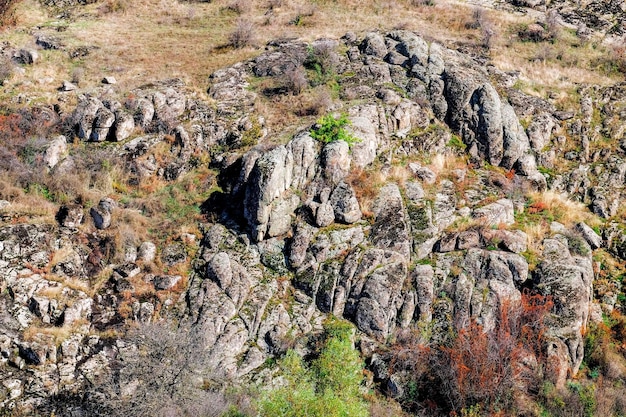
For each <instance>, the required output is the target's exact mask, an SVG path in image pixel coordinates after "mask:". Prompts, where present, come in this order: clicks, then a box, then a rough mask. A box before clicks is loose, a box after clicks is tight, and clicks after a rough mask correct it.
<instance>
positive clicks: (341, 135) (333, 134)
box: [311, 114, 360, 147]
mask: <svg viewBox="0 0 626 417" xmlns="http://www.w3.org/2000/svg"><path fill="white" fill-rule="evenodd" d="M349 125H350V120H348V116H347V115H345V114H342V115H341V116H339V118H338V119H336V118H335V117H334V116H333V115H332V114H327V115H326V116H323V117H322V118H320V119H319V120H318V121H317V125H316V126H315V128H314V129H313V130H312V131H311V137H312V138H313V139H316V140H319V141H320V142H323V143H330V142H335V141H338V140H342V141H344V142H346V143H347V144H348V145H349V146H350V147H352V145H354V144H355V143H358V142H360V139H359V138H357V137H355V136H352V135H351V134H349V133H348V132H347V131H346V130H345V129H344V128H345V127H346V126H349Z"/></svg>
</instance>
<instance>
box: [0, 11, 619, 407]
mask: <svg viewBox="0 0 626 417" xmlns="http://www.w3.org/2000/svg"><path fill="white" fill-rule="evenodd" d="M57 6H58V5H57ZM514 6H515V7H516V8H514V9H511V10H513V11H512V12H511V13H513V12H515V13H519V11H520V10H523V11H524V12H525V13H527V14H529V15H532V16H535V15H533V13H540V14H541V16H544V17H545V16H546V15H549V14H550V13H557V14H558V19H557V23H555V24H557V25H560V26H559V27H560V28H561V29H559V30H569V29H567V28H570V26H571V25H578V27H582V26H584V27H585V28H588V30H590V31H591V32H590V33H592V34H593V35H594V36H598V37H603V39H610V41H607V42H609V43H611V42H615V40H616V39H618V38H619V36H622V29H623V28H622V29H620V24H621V23H620V22H621V21H622V20H621V19H620V16H622V15H623V13H624V11H623V10H622V9H621V6H619V5H614V6H611V5H609V4H606V2H602V7H601V8H600V5H599V4H596V3H591V4H589V5H588V7H587V8H586V9H585V12H584V13H582V12H581V9H572V5H571V4H569V2H550V4H548V5H547V6H546V5H545V4H544V3H540V2H529V1H527V2H519V1H518V2H514ZM596 6H597V7H596ZM78 7H82V6H78ZM420 7H434V6H428V5H420ZM498 7H504V8H505V9H506V10H508V9H509V8H511V5H498ZM526 7H529V8H528V9H527V8H526ZM598 8H600V9H601V10H600V9H598ZM572 10H573V11H572ZM598 10H599V11H598ZM607 10H608V12H607ZM609 12H610V13H609ZM502 13H505V12H502ZM599 15H601V16H602V19H600V18H599V17H598V16H599ZM553 16H554V15H553ZM544 17H542V18H544ZM476 21H477V22H479V24H480V25H482V26H481V27H482V28H483V29H484V28H485V27H486V26H485V25H486V24H485V22H484V21H482V20H481V17H480V16H477V17H476ZM481 22H482V23H481ZM558 22H560V23H558ZM606 22H608V23H606ZM548 23H549V22H548ZM568 25H570V26H568ZM609 26H610V27H609ZM563 28H564V29H563ZM517 29H518V32H519V33H520V34H522V35H524V34H528V33H532V31H533V30H534V29H533V27H532V25H530V26H528V27H524V28H517ZM535 29H537V28H535ZM537 30H540V31H541V32H542V33H543V32H545V33H546V34H549V32H550V31H551V30H555V29H554V27H550V26H549V25H548V24H546V25H545V26H541V25H539V28H538V29H537ZM522 35H520V36H522ZM570 35H571V33H570ZM542 36H543V35H542ZM546 36H548V35H546ZM563 36H564V35H563ZM46 39H48V38H45V37H41V36H40V37H37V44H38V45H39V47H38V48H28V47H20V46H18V45H12V44H9V43H7V44H6V45H5V46H4V47H3V49H2V51H3V54H4V55H5V56H7V57H9V58H10V59H11V60H13V62H18V63H19V65H20V66H19V67H18V69H20V68H21V69H22V71H24V72H26V71H31V70H32V68H34V67H36V66H37V65H41V60H40V54H42V52H41V49H39V48H43V50H54V46H50V45H52V43H45V42H54V40H53V39H52V40H51V39H48V40H46ZM527 42H530V43H531V44H532V43H533V42H535V43H541V42H544V43H546V42H547V44H548V45H549V44H550V43H549V42H550V40H549V39H547V38H546V39H543V38H541V39H534V40H530V41H527ZM453 46H454V45H448V46H446V45H444V43H442V42H438V41H437V40H435V39H432V38H429V37H425V36H421V35H419V34H417V33H416V32H414V31H410V30H406V29H395V30H389V31H387V30H384V31H382V30H381V31H363V32H358V33H352V32H349V33H347V34H345V35H344V36H342V37H341V38H321V39H317V40H313V41H308V42H307V41H303V40H298V39H278V40H274V41H271V42H269V43H268V44H267V45H266V46H265V47H264V49H262V50H258V51H256V53H255V56H254V57H253V58H251V59H248V60H244V61H241V62H238V63H236V64H234V65H231V66H227V67H225V68H222V69H219V70H217V71H215V72H213V73H212V74H211V76H210V78H209V79H208V84H207V85H201V86H198V85H193V84H189V83H186V82H184V81H183V80H181V79H178V78H174V79H167V80H145V82H144V83H143V84H142V85H140V86H138V87H133V88H130V89H128V90H125V89H123V88H121V87H117V80H116V79H115V78H114V77H110V76H106V77H104V79H103V80H102V83H100V84H95V83H94V84H90V85H85V83H79V85H80V86H77V85H75V84H76V83H71V82H69V81H66V82H64V83H63V85H62V86H61V88H60V91H59V92H57V93H55V97H56V98H55V99H54V102H51V101H38V100H36V99H33V94H35V93H33V92H32V91H36V90H37V89H36V87H34V86H33V90H29V89H28V88H29V86H28V84H27V83H25V85H20V84H19V83H13V82H7V85H8V87H7V89H6V90H5V93H13V92H15V91H16V89H19V88H21V89H23V90H24V92H23V93H22V94H23V95H22V96H21V98H20V97H18V96H16V97H13V98H12V99H11V100H12V103H11V104H9V103H7V104H6V105H5V107H4V108H3V114H2V115H1V116H0V124H1V128H0V136H1V137H2V140H3V145H2V149H1V153H0V161H2V165H1V166H0V290H1V291H0V303H1V304H2V308H1V309H0V314H1V316H0V317H1V319H0V327H1V328H2V331H1V332H0V353H1V356H0V404H1V410H2V412H0V414H2V415H15V416H19V415H46V416H48V415H56V416H66V415H67V416H75V415H84V416H91V415H164V416H165V415H168V416H169V415H181V416H182V415H207V416H208V415H211V416H213V415H215V416H220V415H257V414H256V413H261V415H277V414H273V412H267V411H263V410H267V409H268V408H267V406H266V405H261V406H257V405H255V404H258V401H261V404H266V403H263V402H262V401H264V400H263V398H265V397H266V395H268V394H266V391H267V390H271V389H278V387H280V386H281V384H282V385H284V380H285V378H286V377H285V376H284V374H285V373H286V371H285V369H286V368H285V365H284V362H281V358H283V357H286V358H289V357H290V356H289V355H290V354H289V353H287V352H293V351H295V352H298V354H299V355H300V356H301V357H303V358H305V359H306V360H310V361H313V362H311V363H312V364H313V365H311V366H319V365H315V364H318V363H319V359H316V358H317V357H318V356H319V357H322V358H323V357H324V353H320V349H321V346H323V345H324V343H323V341H324V340H326V339H324V337H326V338H330V339H328V340H331V339H332V335H333V334H334V333H333V331H332V329H333V328H334V327H332V326H333V325H332V323H333V322H334V320H336V319H343V320H345V321H347V322H349V323H351V326H349V328H351V329H352V328H354V329H355V331H354V333H350V337H349V341H350V342H349V344H350V346H352V347H353V348H356V349H357V350H358V352H359V355H360V357H361V358H362V359H363V360H364V361H365V365H366V367H365V370H364V371H363V372H364V375H365V377H364V378H361V377H359V379H358V381H357V383H358V384H359V385H360V388H359V390H358V391H359V392H361V393H367V395H366V396H367V397H368V398H369V400H368V401H369V407H370V411H369V413H370V414H368V415H383V414H382V413H386V415H389V414H394V415H396V414H397V415H400V413H407V414H406V415H446V414H448V413H461V414H462V415H482V414H485V415H487V414H489V415H490V414H492V413H504V414H507V415H509V414H510V415H561V414H559V410H560V409H563V407H564V405H559V404H567V406H568V407H569V408H570V409H576V410H580V412H581V413H587V414H581V415H620V414H621V413H623V412H624V410H625V409H626V404H623V401H622V400H620V397H621V396H622V394H623V388H621V387H622V385H621V384H622V383H623V381H624V379H625V378H626V358H625V357H624V356H623V353H624V352H623V349H624V348H623V346H624V345H623V343H624V342H626V339H624V338H623V327H622V326H624V324H625V323H626V319H624V316H622V313H623V300H624V292H623V291H622V278H623V277H624V273H625V266H624V261H626V228H625V224H624V215H625V212H624V210H623V208H622V202H623V200H624V198H626V196H625V195H624V186H625V184H626V137H625V136H624V135H625V128H626V124H625V122H624V116H623V109H624V108H626V87H625V85H624V84H623V83H621V82H613V80H612V79H609V78H605V79H604V81H605V82H604V83H602V84H597V85H594V84H580V85H576V86H575V89H573V90H572V89H571V86H570V87H568V89H566V90H565V91H553V92H552V93H551V94H548V95H547V96H546V97H539V96H538V95H536V94H535V95H531V94H530V93H531V91H529V89H528V88H525V86H527V82H526V81H525V78H524V74H521V73H520V71H508V70H503V69H502V68H499V67H498V66H496V65H494V63H493V62H492V61H491V59H490V58H489V57H488V56H487V53H488V51H489V45H485V44H481V45H474V46H473V47H472V48H469V49H468V48H467V47H466V46H461V47H460V48H456V49H454V48H453ZM485 48H486V49H485ZM50 56H52V55H47V57H50ZM613 58H615V57H613ZM612 62H613V61H612ZM614 62H618V63H619V60H618V61H614ZM598 71H600V70H598ZM611 71H613V70H611ZM611 76H615V73H614V72H612V73H611ZM11 77H15V75H12V76H11ZM13 79H14V78H13ZM7 80H11V78H7ZM606 81H610V82H606ZM199 89H202V90H206V91H202V92H200V91H199ZM39 94H42V95H43V96H44V97H45V94H47V93H45V92H39ZM47 100H50V98H48V99H47ZM25 102H28V104H25ZM329 323H330V324H329ZM324 335H326V336H324ZM329 335H330V336H329ZM468 335H469V336H468ZM483 341H484V344H482V343H483ZM326 343H327V344H328V346H330V342H326ZM481 349H482V350H481ZM463 352H469V353H470V356H464V355H465V354H466V353H463ZM286 353H287V355H286ZM481 357H485V358H488V359H489V360H488V361H487V362H485V363H483V362H481V360H480V358H481ZM277 360H278V362H277ZM316 360H317V361H318V362H315V361H316ZM493 364H497V366H498V369H494V367H493V366H495V365H493ZM492 365H493V366H492ZM443 368H446V369H445V371H446V372H444V371H443ZM287 378H288V377H287ZM487 379H490V380H492V381H496V384H495V385H490V384H488V383H487V382H486V380H487ZM604 380H606V381H610V383H604V382H603V381H604ZM259 398H260V399H261V400H259ZM270 398H273V397H271V395H270ZM559 401H560V402H559ZM398 404H399V405H398ZM400 406H401V408H402V410H400ZM229 407H230V408H229ZM264 407H265V408H264ZM229 410H230V411H229ZM3 413H4V414H3ZM159 413H160V414H159ZM224 413H230V414H224ZM235 413H240V414H235ZM376 413H379V414H376ZM409 413H411V414H409ZM472 413H475V414H472ZM545 413H547V414H545ZM551 413H552V414H551ZM281 415H282V414H281ZM284 415H291V414H284ZM294 415H296V414H294ZM298 415H299V414H298ZM322 415H323V414H322ZM346 415H357V414H350V413H348V414H346ZM358 415H361V414H358Z"/></svg>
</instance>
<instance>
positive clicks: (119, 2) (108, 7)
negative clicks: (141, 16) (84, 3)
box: [98, 0, 129, 16]
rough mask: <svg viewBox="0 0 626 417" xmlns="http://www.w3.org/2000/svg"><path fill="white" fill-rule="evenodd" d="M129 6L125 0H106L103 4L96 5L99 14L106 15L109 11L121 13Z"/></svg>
mask: <svg viewBox="0 0 626 417" xmlns="http://www.w3.org/2000/svg"><path fill="white" fill-rule="evenodd" d="M128 8H129V3H128V1H127V0H107V1H106V2H105V3H104V4H102V5H101V6H100V7H98V14H99V15H101V16H102V15H106V14H111V13H123V12H125V11H126V10H128Z"/></svg>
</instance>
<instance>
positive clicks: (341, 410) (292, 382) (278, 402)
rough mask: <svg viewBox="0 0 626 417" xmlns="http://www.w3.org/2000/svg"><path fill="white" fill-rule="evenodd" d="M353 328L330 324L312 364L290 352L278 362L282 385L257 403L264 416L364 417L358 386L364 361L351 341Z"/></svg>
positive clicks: (363, 407)
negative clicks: (281, 374) (283, 379)
mask: <svg viewBox="0 0 626 417" xmlns="http://www.w3.org/2000/svg"><path fill="white" fill-rule="evenodd" d="M351 334H352V327H351V326H350V325H349V324H346V323H344V322H338V321H333V322H330V323H328V324H327V326H326V340H325V342H324V344H323V347H322V349H321V352H320V355H319V357H318V359H316V360H315V361H313V363H312V364H311V365H307V364H306V363H304V362H303V360H302V358H301V357H300V356H299V355H298V354H297V353H296V352H295V351H293V350H289V351H288V352H287V354H286V355H285V357H284V358H283V359H282V360H281V361H280V367H281V369H282V371H283V376H284V378H285V385H284V386H282V387H281V388H278V389H274V390H271V391H269V392H268V393H267V394H266V396H265V398H264V399H263V400H262V401H261V403H260V407H259V408H260V415H261V416H263V417H265V416H267V417H318V416H319V417H322V416H323V417H344V416H350V417H361V416H362V417H365V416H367V415H368V411H367V405H366V403H365V402H364V401H363V399H362V397H361V395H360V393H359V387H360V384H361V380H362V379H363V362H362V361H361V359H360V357H359V354H358V352H357V351H356V349H355V348H354V346H353V343H352V340H351Z"/></svg>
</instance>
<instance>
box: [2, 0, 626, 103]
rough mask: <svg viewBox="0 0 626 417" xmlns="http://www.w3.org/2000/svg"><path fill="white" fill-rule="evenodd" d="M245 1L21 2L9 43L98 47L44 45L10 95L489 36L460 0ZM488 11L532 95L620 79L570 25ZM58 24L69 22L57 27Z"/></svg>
mask: <svg viewBox="0 0 626 417" xmlns="http://www.w3.org/2000/svg"><path fill="white" fill-rule="evenodd" d="M245 3H246V7H233V5H234V4H236V2H233V0H216V1H213V2H199V3H191V2H190V3H187V2H179V1H176V0H133V1H131V0H107V1H100V2H96V3H94V4H90V5H87V6H83V7H81V8H78V9H76V10H74V11H73V12H72V13H73V17H72V19H68V20H58V19H57V18H56V17H55V12H54V11H46V10H44V9H42V7H41V6H40V4H39V3H38V2H37V1H36V0H24V1H23V2H21V3H20V4H19V6H18V10H17V13H16V15H17V16H18V22H17V23H18V26H16V27H15V28H13V29H12V28H9V29H5V30H4V31H2V32H1V33H2V36H3V37H4V38H6V39H7V40H8V41H9V42H11V43H13V44H14V45H17V46H20V47H21V46H29V45H31V46H32V45H33V44H34V38H33V36H32V34H31V30H32V31H33V32H38V31H44V32H46V33H49V34H52V35H53V36H56V37H58V38H60V39H61V40H62V42H63V43H64V44H65V45H66V49H67V50H72V49H73V48H75V47H79V46H96V47H97V48H98V49H96V50H94V51H93V52H91V54H90V55H89V56H87V57H85V58H79V59H74V60H71V59H69V57H68V52H67V51H41V55H42V59H41V60H40V61H39V62H38V63H37V65H33V66H29V67H25V70H26V73H25V74H24V75H23V76H20V75H16V76H15V77H14V79H13V80H12V82H11V83H8V84H9V85H8V87H7V88H5V92H4V96H5V97H6V98H10V97H13V96H15V95H16V94H18V93H19V92H21V91H22V89H23V88H24V87H27V88H28V89H29V90H31V91H34V92H37V93H38V96H39V97H40V98H39V100H44V101H46V100H47V101H50V102H53V101H55V100H56V88H57V87H58V86H59V85H60V83H61V81H62V80H64V79H67V80H69V79H71V78H72V74H74V73H81V74H82V75H81V83H80V86H81V88H83V87H94V86H98V85H99V84H100V80H101V79H102V77H103V76H105V75H114V76H115V77H116V78H117V80H118V84H117V85H115V86H114V87H113V88H114V90H115V91H117V92H120V93H121V92H124V91H127V90H129V89H131V88H134V87H137V86H139V85H142V84H145V83H147V82H151V81H154V80H159V79H167V78H173V77H178V78H181V79H183V80H184V81H186V82H187V83H188V85H190V86H191V87H192V88H194V89H196V90H197V91H198V92H203V91H204V90H205V89H206V87H207V84H208V76H209V75H210V74H211V73H212V72H214V71H215V70H217V69H219V68H223V67H226V66H228V65H231V64H233V63H235V62H239V61H242V60H245V59H249V58H251V57H253V56H255V55H258V54H259V53H261V52H262V50H263V46H264V45H265V44H266V43H267V42H268V41H269V40H271V39H276V38H300V39H302V40H305V41H311V40H313V39H317V38H322V37H327V38H338V37H340V36H342V35H343V34H345V32H347V31H352V32H356V33H360V32H364V31H368V30H381V31H386V30H391V29H394V28H403V29H408V30H412V31H415V32H417V33H419V34H421V35H422V36H424V37H425V38H426V39H428V40H432V41H437V42H440V43H442V44H444V45H448V46H453V47H454V46H463V45H469V46H472V47H474V48H475V47H477V46H478V45H480V44H481V42H482V36H483V32H482V30H481V29H480V28H478V29H472V28H471V27H470V26H468V24H471V22H472V20H473V17H472V13H473V10H474V8H475V7H476V6H473V5H471V4H469V3H463V2H459V1H456V0H438V1H437V2H436V4H435V5H434V6H425V5H424V6H415V5H413V2H411V1H409V0H388V1H381V0H365V1H356V0H336V1H327V0H318V1H310V0H308V1H307V0H295V1H289V2H287V1H269V0H256V1H250V2H245ZM237 4H238V3H237ZM238 11H240V12H241V13H240V12H238ZM482 16H483V20H484V22H485V23H484V24H486V25H489V27H490V28H492V29H493V31H494V33H495V35H494V37H493V41H492V42H491V49H490V50H489V51H483V52H482V53H486V54H489V55H490V56H491V58H492V60H493V62H494V64H495V65H496V66H497V67H498V68H500V69H502V70H505V71H508V70H511V71H520V80H521V81H522V83H521V85H522V88H523V89H524V90H525V92H527V93H531V94H535V95H539V96H545V95H546V94H547V92H548V90H550V91H553V90H555V89H563V88H571V86H572V85H576V84H577V83H580V82H585V83H595V84H607V83H611V82H614V81H615V79H616V78H619V77H618V76H617V75H616V76H615V77H613V78H610V77H606V76H605V75H602V74H601V73H600V72H599V71H595V70H594V68H591V67H592V65H591V64H590V63H591V62H592V61H594V60H596V59H597V58H598V57H601V56H603V54H604V55H606V51H604V50H603V49H602V48H598V47H597V44H594V43H588V44H584V45H577V43H579V41H578V40H577V39H575V35H573V34H571V33H569V32H563V33H564V35H563V39H559V42H557V43H556V44H555V45H551V44H547V43H545V42H544V43H540V44H534V43H531V42H519V41H518V40H517V39H516V33H515V28H516V27H518V26H519V25H520V24H528V23H532V22H533V21H534V20H533V19H532V18H530V17H527V16H522V15H519V14H511V13H507V12H503V11H497V10H485V11H484V12H483V13H482ZM240 19H241V20H244V21H247V22H251V23H252V24H253V25H254V28H255V29H254V35H255V36H254V37H255V45H254V46H250V47H245V48H241V49H236V48H232V47H230V46H228V39H229V35H230V34H231V33H232V32H233V30H234V28H235V26H236V25H237V22H238V21H239V20H240ZM23 28H31V30H24V29H23ZM55 28H62V29H63V30H62V31H59V32H55V31H54V29H55ZM573 44H576V45H575V46H572V45H573ZM478 49H480V48H478ZM546 49H555V50H556V49H559V50H561V51H560V52H561V55H563V56H565V57H567V59H546V60H541V59H536V57H538V56H539V57H541V56H542V54H544V53H543V52H542V51H544V50H546ZM557 52H558V51H557ZM42 95H43V97H42ZM1 96H2V93H0V97H1Z"/></svg>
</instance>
